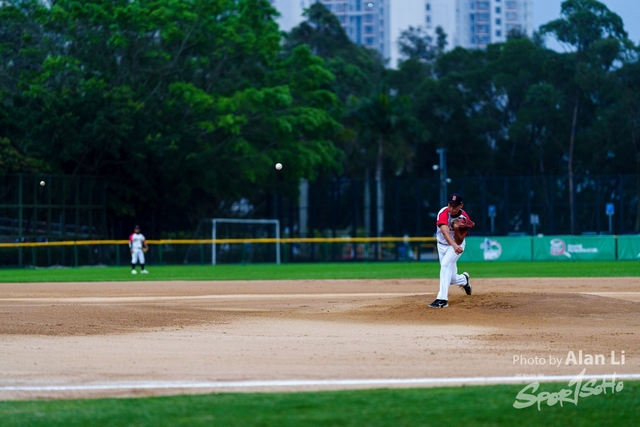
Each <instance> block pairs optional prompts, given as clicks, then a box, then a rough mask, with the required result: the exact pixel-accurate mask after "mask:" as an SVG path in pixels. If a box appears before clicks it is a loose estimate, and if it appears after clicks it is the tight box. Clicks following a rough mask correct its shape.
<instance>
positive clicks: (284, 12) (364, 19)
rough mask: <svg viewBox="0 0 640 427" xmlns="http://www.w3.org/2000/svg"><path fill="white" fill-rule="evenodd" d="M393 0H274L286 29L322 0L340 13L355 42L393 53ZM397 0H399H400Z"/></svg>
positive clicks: (283, 28) (381, 51)
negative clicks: (391, 4)
mask: <svg viewBox="0 0 640 427" xmlns="http://www.w3.org/2000/svg"><path fill="white" fill-rule="evenodd" d="M390 1H392V0H270V2H271V4H273V6H274V7H275V8H276V10H278V12H280V15H281V17H280V19H279V20H278V23H279V24H280V28H281V29H282V30H284V31H289V30H290V29H291V28H293V27H295V26H296V25H298V24H299V23H300V22H301V21H302V20H303V17H302V11H303V10H304V9H306V8H308V7H310V6H311V4H313V3H322V4H324V5H325V6H326V7H327V9H329V10H330V11H331V12H333V13H334V14H335V15H336V16H337V17H338V20H339V21H340V23H341V24H342V27H343V28H344V29H345V31H346V33H347V35H348V36H349V38H350V39H351V40H353V42H354V43H357V44H359V45H362V46H366V47H369V48H372V49H376V50H378V51H379V52H380V53H381V54H382V55H383V57H385V58H388V57H389V55H390V49H391V46H390V37H389V2H390ZM396 1H397V0H396Z"/></svg>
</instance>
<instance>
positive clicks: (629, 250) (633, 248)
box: [618, 235, 640, 260]
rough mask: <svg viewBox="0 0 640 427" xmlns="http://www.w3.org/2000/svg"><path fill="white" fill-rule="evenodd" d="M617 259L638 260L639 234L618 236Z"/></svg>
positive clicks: (639, 249)
mask: <svg viewBox="0 0 640 427" xmlns="http://www.w3.org/2000/svg"><path fill="white" fill-rule="evenodd" d="M618 259H627V260H629V259H635V260H640V235H635V236H618Z"/></svg>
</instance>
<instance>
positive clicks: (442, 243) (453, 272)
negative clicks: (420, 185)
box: [436, 206, 471, 301]
mask: <svg viewBox="0 0 640 427" xmlns="http://www.w3.org/2000/svg"><path fill="white" fill-rule="evenodd" d="M460 217H465V218H468V219H471V218H469V215H468V214H467V213H466V212H465V211H464V210H462V209H460V212H459V214H458V215H457V216H456V217H455V218H454V217H452V216H451V212H450V211H449V208H448V207H447V206H445V207H444V208H442V209H440V211H439V212H438V216H437V219H436V227H437V230H436V240H437V241H438V258H439V259H440V292H439V293H438V297H437V299H439V300H445V301H446V300H448V299H449V286H451V285H458V286H464V285H465V284H467V277H466V276H465V275H464V274H458V264H457V263H458V259H460V257H461V256H462V252H460V253H459V254H458V253H456V251H455V250H454V249H453V247H452V246H451V245H450V244H449V243H448V242H447V240H446V239H445V238H444V235H443V234H442V229H441V228H440V226H441V225H444V224H446V225H448V226H449V230H450V233H451V234H450V236H451V237H452V238H453V234H454V232H453V221H454V220H456V219H459V218H460ZM466 234H467V233H466V232H464V233H461V235H462V237H464V236H465V235H466ZM466 245H467V243H466V241H465V240H463V241H462V243H460V245H459V246H460V247H461V248H462V250H463V251H464V248H465V246H466Z"/></svg>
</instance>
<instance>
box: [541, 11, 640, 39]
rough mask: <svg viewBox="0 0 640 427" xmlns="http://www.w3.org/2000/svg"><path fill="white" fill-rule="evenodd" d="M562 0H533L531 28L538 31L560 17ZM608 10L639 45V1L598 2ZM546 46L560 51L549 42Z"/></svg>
mask: <svg viewBox="0 0 640 427" xmlns="http://www.w3.org/2000/svg"><path fill="white" fill-rule="evenodd" d="M562 1H563V0H533V26H534V27H535V29H538V28H539V27H540V26H541V25H543V24H546V23H547V22H549V21H553V20H554V19H558V18H559V17H560V5H561V4H562ZM599 1H600V3H603V4H604V5H606V6H607V7H608V8H609V10H611V11H612V12H614V13H616V14H617V15H618V16H620V17H621V18H622V21H623V22H624V29H625V30H626V31H627V33H629V38H630V39H631V41H633V42H634V43H635V44H636V45H637V44H639V43H640V0H599ZM547 46H549V47H550V48H553V49H556V50H562V49H561V48H558V47H556V46H553V42H552V41H551V40H548V41H547Z"/></svg>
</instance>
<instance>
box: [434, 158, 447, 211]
mask: <svg viewBox="0 0 640 427" xmlns="http://www.w3.org/2000/svg"><path fill="white" fill-rule="evenodd" d="M436 153H438V155H439V156H440V206H444V205H446V204H447V149H446V148H438V149H437V150H436Z"/></svg>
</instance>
